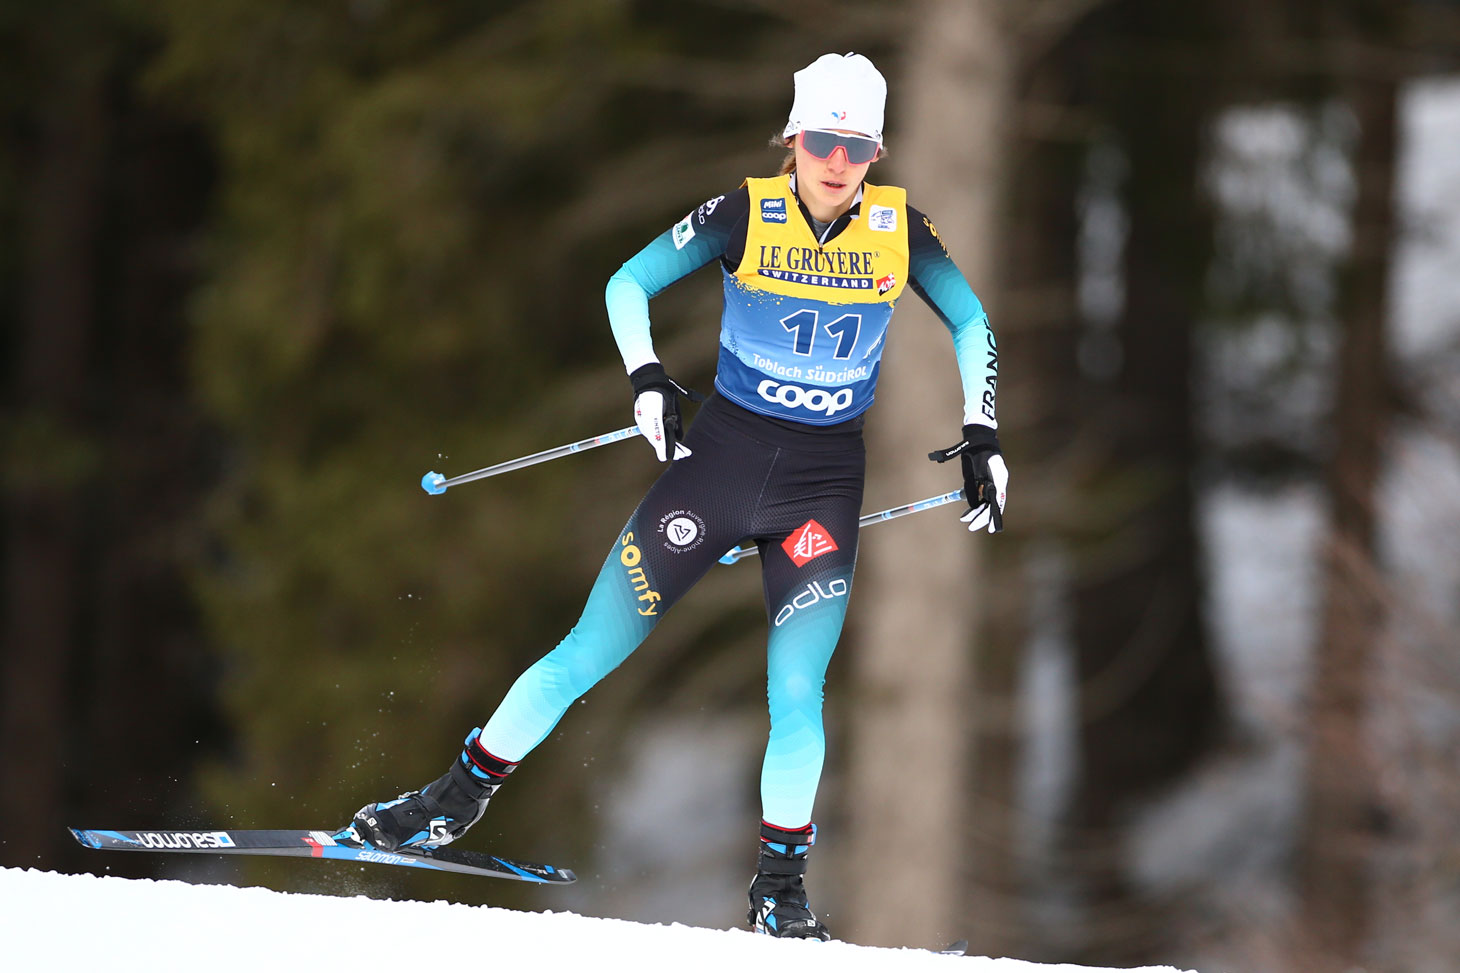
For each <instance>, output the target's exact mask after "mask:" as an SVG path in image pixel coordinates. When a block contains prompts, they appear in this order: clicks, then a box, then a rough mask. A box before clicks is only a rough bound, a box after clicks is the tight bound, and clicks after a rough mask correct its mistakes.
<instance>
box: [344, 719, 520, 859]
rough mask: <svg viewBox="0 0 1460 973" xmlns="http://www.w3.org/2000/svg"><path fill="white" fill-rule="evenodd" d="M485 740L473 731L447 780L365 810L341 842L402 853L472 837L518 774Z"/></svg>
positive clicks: (443, 779) (478, 730)
mask: <svg viewBox="0 0 1460 973" xmlns="http://www.w3.org/2000/svg"><path fill="white" fill-rule="evenodd" d="M481 734H482V731H481V730H480V729H476V730H472V731H471V734H470V735H468V736H467V738H466V746H465V748H464V749H463V750H462V751H461V755H460V756H459V757H457V758H456V760H455V761H453V762H452V764H451V769H450V770H448V771H447V772H446V773H445V774H443V775H442V776H441V777H438V778H437V779H436V780H434V781H432V782H431V783H429V784H427V785H426V786H425V787H422V788H421V789H420V790H418V791H408V792H406V793H405V794H402V795H401V796H400V797H398V798H396V799H395V800H393V801H382V802H381V803H379V804H367V805H365V806H364V807H362V808H361V809H360V810H358V811H356V812H355V818H354V820H353V821H351V822H350V825H349V827H347V828H346V829H345V830H344V831H341V832H340V833H339V834H337V835H335V839H336V840H338V841H343V842H346V843H348V844H368V845H370V846H372V847H375V848H380V849H382V850H384V851H396V850H398V849H409V848H426V849H431V848H440V847H441V846H442V845H447V844H450V843H451V842H453V841H455V840H456V839H457V838H460V837H461V836H462V835H464V834H466V829H467V828H470V827H471V826H472V825H474V824H476V823H477V821H478V820H479V819H480V818H481V816H482V813H483V812H484V811H486V809H487V801H488V800H490V799H491V796H492V795H493V794H494V793H496V790H497V788H498V787H500V786H501V785H502V781H504V780H506V779H507V775H508V774H510V773H512V771H513V770H515V769H517V765H516V764H509V763H507V762H505V761H503V760H498V759H497V758H496V757H494V756H492V755H491V754H490V753H488V752H487V751H486V750H485V749H483V748H482V745H481V742H480V740H479V737H481Z"/></svg>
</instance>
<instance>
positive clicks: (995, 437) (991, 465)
mask: <svg viewBox="0 0 1460 973" xmlns="http://www.w3.org/2000/svg"><path fill="white" fill-rule="evenodd" d="M955 456H957V457H958V458H959V459H960V460H962V463H963V499H965V500H967V501H968V512H967V513H966V514H964V515H963V516H962V517H960V518H959V519H960V520H962V521H963V522H964V523H965V524H968V529H969V530H982V529H983V528H984V527H988V530H989V533H990V534H997V533H999V532H1000V531H1002V530H1003V529H1004V499H1005V488H1006V487H1007V486H1008V483H1009V469H1008V467H1007V466H1005V465H1004V454H1003V453H1002V452H1001V451H1000V450H999V434H998V433H997V432H995V431H994V430H992V429H990V428H989V427H988V426H981V425H978V424H970V425H967V426H964V427H963V439H962V441H960V442H958V443H955V444H954V445H952V446H949V447H948V448H947V449H939V450H935V451H933V452H931V453H929V454H928V459H930V460H933V461H934V462H936V463H946V462H948V461H949V460H950V459H952V458H953V457H955Z"/></svg>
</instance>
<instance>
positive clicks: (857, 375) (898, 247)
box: [481, 175, 998, 830]
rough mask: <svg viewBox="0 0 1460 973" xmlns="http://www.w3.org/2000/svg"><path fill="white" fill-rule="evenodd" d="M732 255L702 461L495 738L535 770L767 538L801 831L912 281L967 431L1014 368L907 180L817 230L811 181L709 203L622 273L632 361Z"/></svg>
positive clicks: (504, 753) (787, 821) (774, 790)
mask: <svg viewBox="0 0 1460 973" xmlns="http://www.w3.org/2000/svg"><path fill="white" fill-rule="evenodd" d="M715 260H718V261H719V264H720V268H721V274H722V278H723V283H724V291H725V302H724V312H723V315H722V318H721V330H720V358H719V363H718V366H717V371H716V377H715V392H714V394H712V395H711V396H710V397H709V398H708V399H707V400H706V402H705V403H704V405H703V406H702V407H701V408H700V410H699V413H698V414H697V416H696V417H695V421H694V424H693V426H692V428H691V429H690V431H689V434H688V436H687V438H686V445H687V446H689V448H690V449H691V450H692V452H693V455H691V456H689V457H687V458H685V459H682V460H679V461H676V462H673V463H671V464H670V465H669V466H668V468H667V469H666V470H665V472H664V473H663V474H662V475H661V476H660V477H659V479H658V480H657V481H656V482H655V483H654V485H653V486H652V487H651V488H650V490H649V492H648V494H646V495H645V497H644V499H643V500H642V501H641V502H640V504H639V506H638V508H637V509H636V510H635V511H634V513H633V515H632V516H631V517H630V518H629V520H628V523H627V524H625V525H624V528H623V530H622V531H621V532H620V533H619V535H618V537H617V538H616V540H615V541H614V543H613V546H612V549H611V550H610V551H609V554H608V559H607V560H606V561H605V562H604V565H603V568H602V570H601V571H600V572H599V575H598V579H597V581H596V582H595V583H594V586H593V590H592V592H591V593H590V594H589V596H588V601H587V604H586V605H585V606H584V609H583V613H582V616H581V617H580V618H579V620H578V623H577V624H576V625H575V626H574V627H573V630H572V631H571V632H569V633H568V635H567V637H566V638H564V639H563V640H562V642H560V643H559V644H558V646H557V647H556V648H555V649H553V651H552V652H550V653H548V654H547V655H546V656H544V657H543V658H542V659H541V660H539V661H538V662H537V663H535V664H534V665H533V666H532V667H531V668H529V669H528V670H527V671H526V672H525V673H523V674H522V676H521V677H519V678H518V680H517V681H516V683H514V685H513V686H512V688H511V690H510V691H509V692H508V693H507V696H506V698H505V699H504V700H503V702H502V704H501V705H500V706H499V707H498V709H497V711H496V712H495V713H494V714H493V716H492V718H491V719H490V720H489V721H488V722H487V724H486V726H485V727H484V728H483V730H482V736H481V743H482V745H483V746H484V747H485V748H486V749H487V750H488V751H489V752H490V753H492V754H493V755H495V756H497V757H499V758H501V759H502V760H504V761H507V762H510V763H516V762H518V761H520V760H521V759H522V758H523V757H524V756H526V754H527V752H528V751H530V750H531V749H532V748H533V747H535V746H537V744H538V743H540V742H541V741H542V740H543V739H544V738H545V737H546V736H547V734H548V733H549V732H550V731H551V730H552V729H553V727H554V726H555V725H556V724H557V722H558V720H559V719H560V718H561V717H562V715H563V713H565V712H566V711H567V709H568V707H569V706H571V705H572V703H573V702H574V700H576V699H577V698H578V697H579V696H581V695H582V694H583V693H585V692H587V691H588V689H589V688H590V687H592V686H593V685H594V684H595V683H597V682H598V680H600V679H602V678H603V677H604V676H605V675H607V674H608V673H609V672H611V671H612V670H613V669H615V668H616V667H617V666H618V665H619V664H620V663H622V662H623V661H624V660H625V659H626V658H628V656H629V654H630V653H632V652H633V651H634V649H635V648H637V647H638V645H639V644H640V643H641V642H642V641H643V640H644V639H645V638H646V637H647V636H648V634H649V632H650V630H652V629H653V627H654V625H655V624H656V623H657V622H658V621H659V619H660V618H662V617H664V614H665V612H667V611H668V610H669V608H670V606H672V605H673V604H674V603H675V602H676V601H678V600H679V598H680V596H682V595H683V594H684V593H685V592H686V591H688V590H689V589H690V588H691V587H692V586H693V585H694V584H695V582H697V581H698V580H699V579H700V578H701V577H703V576H704V574H705V573H706V572H707V571H708V570H709V569H710V568H711V566H713V565H714V564H715V563H716V561H717V559H718V558H719V557H720V556H721V555H722V554H724V553H725V552H726V551H727V550H729V549H730V548H732V547H734V546H736V545H737V544H740V543H743V542H753V543H754V544H756V546H757V548H758V549H759V553H760V556H761V564H762V574H763V579H764V588H765V601H766V614H767V619H768V623H769V627H770V636H769V642H768V647H767V670H768V678H767V695H768V699H769V704H770V722H771V727H770V739H769V743H768V745H767V747H766V754H765V762H764V764H763V767H762V774H761V800H762V813H763V816H764V819H765V820H766V821H767V822H769V823H771V824H773V825H776V826H778V827H781V828H785V829H788V830H794V829H796V828H798V827H800V826H802V825H804V824H806V823H807V822H809V821H810V820H811V812H812V804H813V801H814V799H815V795H816V788H817V784H818V782H819V780H820V777H821V768H822V762H823V758H824V755H825V748H826V742H825V736H824V734H823V732H822V721H821V703H822V685H823V683H824V681H825V677H826V669H827V665H828V663H829V662H830V660H831V656H832V651H833V649H834V648H835V646H836V642H837V639H838V637H839V635H840V633H841V627H842V620H843V618H844V617H845V615H846V610H847V600H848V597H849V596H850V594H851V587H852V573H853V569H854V566H855V564H856V556H857V520H858V517H859V515H860V512H861V505H862V484H863V477H864V469H865V463H864V456H865V454H864V450H863V444H862V423H863V419H864V415H865V412H866V410H867V408H868V407H869V406H871V404H872V400H873V395H874V392H875V389H876V384H877V373H878V369H879V365H880V361H881V357H882V349H883V347H884V344H885V338H886V335H887V330H888V325H889V323H890V320H891V316H892V310H893V307H894V306H895V304H896V302H897V300H898V298H899V297H900V296H901V294H902V291H903V289H904V287H905V286H910V287H911V288H912V289H913V290H914V291H915V292H916V293H917V294H918V295H919V296H920V297H922V298H923V299H924V300H925V301H926V302H927V303H928V304H929V305H930V306H931V307H932V308H933V310H934V311H935V312H936V313H937V315H938V317H939V318H940V319H941V320H942V322H943V323H944V325H945V326H947V328H948V329H949V331H950V332H951V334H952V337H953V348H954V352H955V356H956V358H957V361H958V368H959V373H960V376H961V379H962V382H963V389H964V413H965V414H964V422H965V423H970V422H972V423H981V424H984V425H988V426H995V427H996V421H995V418H994V391H995V387H996V383H997V361H998V360H997V355H996V353H995V348H994V339H993V334H992V332H991V331H990V330H989V327H988V320H987V317H986V316H985V314H984V311H983V307H982V305H981V304H980V303H979V300H978V298H977V297H976V296H974V293H973V291H972V290H971V289H970V288H969V286H968V283H967V282H966V281H965V280H964V278H963V275H962V274H961V273H960V272H959V270H958V268H957V267H956V266H955V265H954V263H953V261H952V259H951V258H950V257H949V256H948V252H947V250H946V249H945V248H944V246H943V243H942V241H941V239H940V238H939V236H938V232H937V230H936V229H935V228H934V226H933V223H932V222H931V221H930V220H929V219H927V217H925V216H923V215H922V214H921V213H919V212H918V211H917V210H915V209H913V208H912V207H910V206H908V205H907V202H906V196H905V194H904V192H903V190H901V189H898V188H896V187H887V186H872V185H868V184H864V185H863V186H862V187H861V189H860V190H859V191H858V194H857V197H856V200H855V202H854V204H853V206H852V208H851V209H850V210H849V211H848V212H847V213H846V214H844V215H843V216H842V217H840V218H839V219H837V220H836V221H834V222H833V223H831V224H829V225H826V224H817V223H816V222H815V221H814V220H813V219H812V218H811V215H810V214H809V213H808V212H807V211H806V209H805V207H804V206H803V205H802V204H801V203H800V201H799V198H798V197H797V195H796V193H795V176H794V175H791V176H781V177H777V178H770V179H749V180H747V181H746V184H745V185H743V186H742V187H741V188H740V189H738V190H737V191H735V192H733V193H730V194H728V195H725V196H718V197H716V198H714V199H711V200H709V201H707V202H706V203H705V204H704V205H702V206H700V207H699V208H698V209H696V210H694V211H693V212H691V213H690V214H689V215H688V216H686V217H685V218H684V219H683V220H682V221H680V222H679V223H677V224H676V225H675V226H673V227H672V228H671V229H669V230H667V231H666V232H665V233H663V234H662V235H660V236H659V237H657V238H656V239H655V240H654V241H653V242H651V243H650V244H649V245H648V246H647V247H645V248H644V249H643V250H642V251H640V252H639V253H638V254H637V255H635V256H634V257H633V259H631V260H629V261H628V262H627V263H626V264H624V265H623V267H622V268H621V269H620V270H619V272H618V273H617V274H615V275H614V277H613V279H612V280H611V281H610V282H609V286H608V291H607V303H608V311H609V319H610V323H611V325H612V328H613V332H614V336H615V338H616V339H617V342H618V345H619V349H620V351H621V353H622V354H623V358H624V364H625V367H626V368H627V370H628V371H629V372H632V371H633V370H634V369H636V368H638V367H639V366H641V365H644V364H646V363H649V362H653V361H657V358H656V356H655V355H654V351H653V346H652V344H651V341H650V331H649V315H648V303H649V299H650V298H652V297H653V296H654V295H656V294H658V293H659V292H660V291H662V290H664V289H665V288H666V287H668V286H669V285H671V284H673V283H674V282H675V281H678V280H680V279H681V278H683V277H685V276H687V275H688V274H690V273H692V272H694V271H695V270H698V269H699V268H701V267H703V266H705V265H706V264H708V263H710V262H711V261H715Z"/></svg>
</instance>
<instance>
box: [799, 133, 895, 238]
mask: <svg viewBox="0 0 1460 973" xmlns="http://www.w3.org/2000/svg"><path fill="white" fill-rule="evenodd" d="M836 131H839V132H841V133H842V134H845V135H851V136H860V138H859V139H858V141H859V142H863V141H869V140H868V139H867V138H866V136H864V135H862V134H861V133H860V132H851V131H845V130H841V129H837V130H836ZM806 134H807V133H805V132H801V133H799V134H798V135H797V136H796V139H795V146H796V189H797V191H798V192H799V193H800V196H801V201H802V202H804V203H805V204H806V208H807V209H808V210H810V211H811V215H812V216H814V217H816V218H817V219H818V220H821V221H822V222H827V223H829V222H831V221H832V220H834V219H836V218H837V217H838V216H841V215H842V214H843V213H845V212H846V211H847V210H849V209H851V206H852V200H853V199H855V198H856V195H857V187H858V186H860V185H861V184H862V180H863V179H865V178H867V169H868V167H869V166H871V165H872V163H873V162H874V161H876V156H875V155H874V156H873V157H872V158H869V159H866V161H864V162H860V163H854V162H851V161H850V160H849V159H848V149H847V148H846V147H843V146H841V145H836V146H835V147H832V148H831V149H830V154H829V155H827V156H826V157H825V158H821V157H818V156H817V155H816V154H814V153H813V151H812V149H815V148H818V146H817V145H816V144H813V145H812V147H811V148H807V145H806ZM816 141H817V140H815V139H813V143H815V142H816ZM823 141H824V140H823ZM819 148H821V149H822V150H825V149H826V148H827V146H826V145H821V146H819ZM856 149H857V147H855V146H854V147H853V150H852V152H853V153H854V154H858V153H856ZM859 157H863V158H865V153H859Z"/></svg>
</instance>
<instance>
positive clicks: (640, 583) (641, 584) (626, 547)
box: [618, 531, 659, 616]
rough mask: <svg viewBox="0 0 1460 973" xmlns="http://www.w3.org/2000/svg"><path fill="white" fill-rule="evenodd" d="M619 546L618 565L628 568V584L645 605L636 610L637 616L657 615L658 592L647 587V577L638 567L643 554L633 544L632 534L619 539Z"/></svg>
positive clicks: (629, 533)
mask: <svg viewBox="0 0 1460 973" xmlns="http://www.w3.org/2000/svg"><path fill="white" fill-rule="evenodd" d="M619 545H620V547H621V548H622V550H620V551H619V552H618V560H619V563H620V564H622V565H623V566H624V567H625V568H628V572H627V573H628V577H629V584H631V585H633V586H634V590H635V591H637V592H639V600H640V601H642V602H644V603H645V607H643V608H640V609H639V610H638V611H639V614H640V615H645V616H648V615H658V614H659V592H657V591H654V590H653V589H651V588H650V587H649V577H648V575H646V574H644V569H643V568H641V567H639V562H640V561H642V560H643V559H644V552H643V551H641V550H639V546H638V545H637V544H635V543H634V532H633V531H629V532H628V533H627V534H625V535H624V536H623V537H620V538H619Z"/></svg>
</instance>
